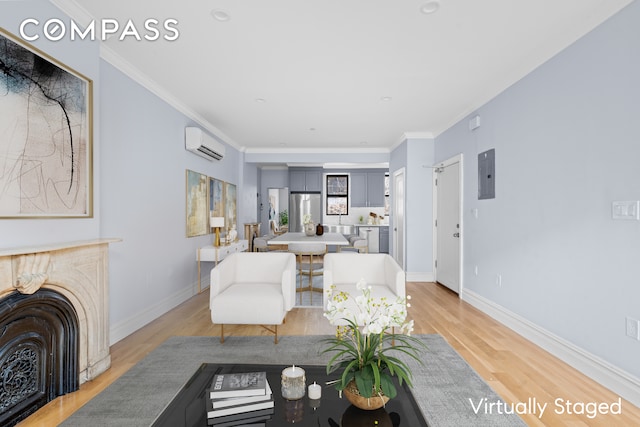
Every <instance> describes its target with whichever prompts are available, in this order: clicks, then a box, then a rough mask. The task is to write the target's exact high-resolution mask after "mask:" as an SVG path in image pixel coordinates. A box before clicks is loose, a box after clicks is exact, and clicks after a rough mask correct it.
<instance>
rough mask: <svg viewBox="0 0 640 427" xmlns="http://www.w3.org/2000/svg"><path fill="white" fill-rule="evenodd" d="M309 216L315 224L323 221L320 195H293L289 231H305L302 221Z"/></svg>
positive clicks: (290, 204) (290, 203)
mask: <svg viewBox="0 0 640 427" xmlns="http://www.w3.org/2000/svg"><path fill="white" fill-rule="evenodd" d="M307 214H308V215H310V216H311V221H313V223H314V224H319V223H320V221H322V198H321V197H320V193H292V194H291V196H290V197H289V231H295V232H302V231H304V228H303V225H302V221H303V218H304V216H305V215H307Z"/></svg>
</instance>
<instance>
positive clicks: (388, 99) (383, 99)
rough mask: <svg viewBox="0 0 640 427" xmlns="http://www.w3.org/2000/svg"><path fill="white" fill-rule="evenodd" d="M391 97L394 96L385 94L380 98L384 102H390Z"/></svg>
mask: <svg viewBox="0 0 640 427" xmlns="http://www.w3.org/2000/svg"><path fill="white" fill-rule="evenodd" d="M391 99H392V98H391V97H390V96H383V97H382V98H380V100H381V101H383V102H389V101H391Z"/></svg>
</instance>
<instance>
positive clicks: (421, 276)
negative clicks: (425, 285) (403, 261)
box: [405, 271, 435, 282]
mask: <svg viewBox="0 0 640 427" xmlns="http://www.w3.org/2000/svg"><path fill="white" fill-rule="evenodd" d="M405 276H406V278H407V282H434V281H435V278H434V277H433V272H431V271H428V272H415V271H407V272H406V273H405Z"/></svg>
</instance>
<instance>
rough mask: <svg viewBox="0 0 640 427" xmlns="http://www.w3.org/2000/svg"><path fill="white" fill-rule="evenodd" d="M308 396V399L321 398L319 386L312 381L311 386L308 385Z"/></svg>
mask: <svg viewBox="0 0 640 427" xmlns="http://www.w3.org/2000/svg"><path fill="white" fill-rule="evenodd" d="M308 396H309V399H320V398H321V397H322V387H320V384H316V382H315V381H314V382H313V384H311V385H309V392H308Z"/></svg>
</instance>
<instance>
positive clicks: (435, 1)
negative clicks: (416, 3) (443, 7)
mask: <svg viewBox="0 0 640 427" xmlns="http://www.w3.org/2000/svg"><path fill="white" fill-rule="evenodd" d="M438 9H440V0H430V1H428V2H426V3H425V4H423V5H422V7H421V8H420V12H422V13H424V14H426V15H429V14H431V13H436V12H437V11H438Z"/></svg>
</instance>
